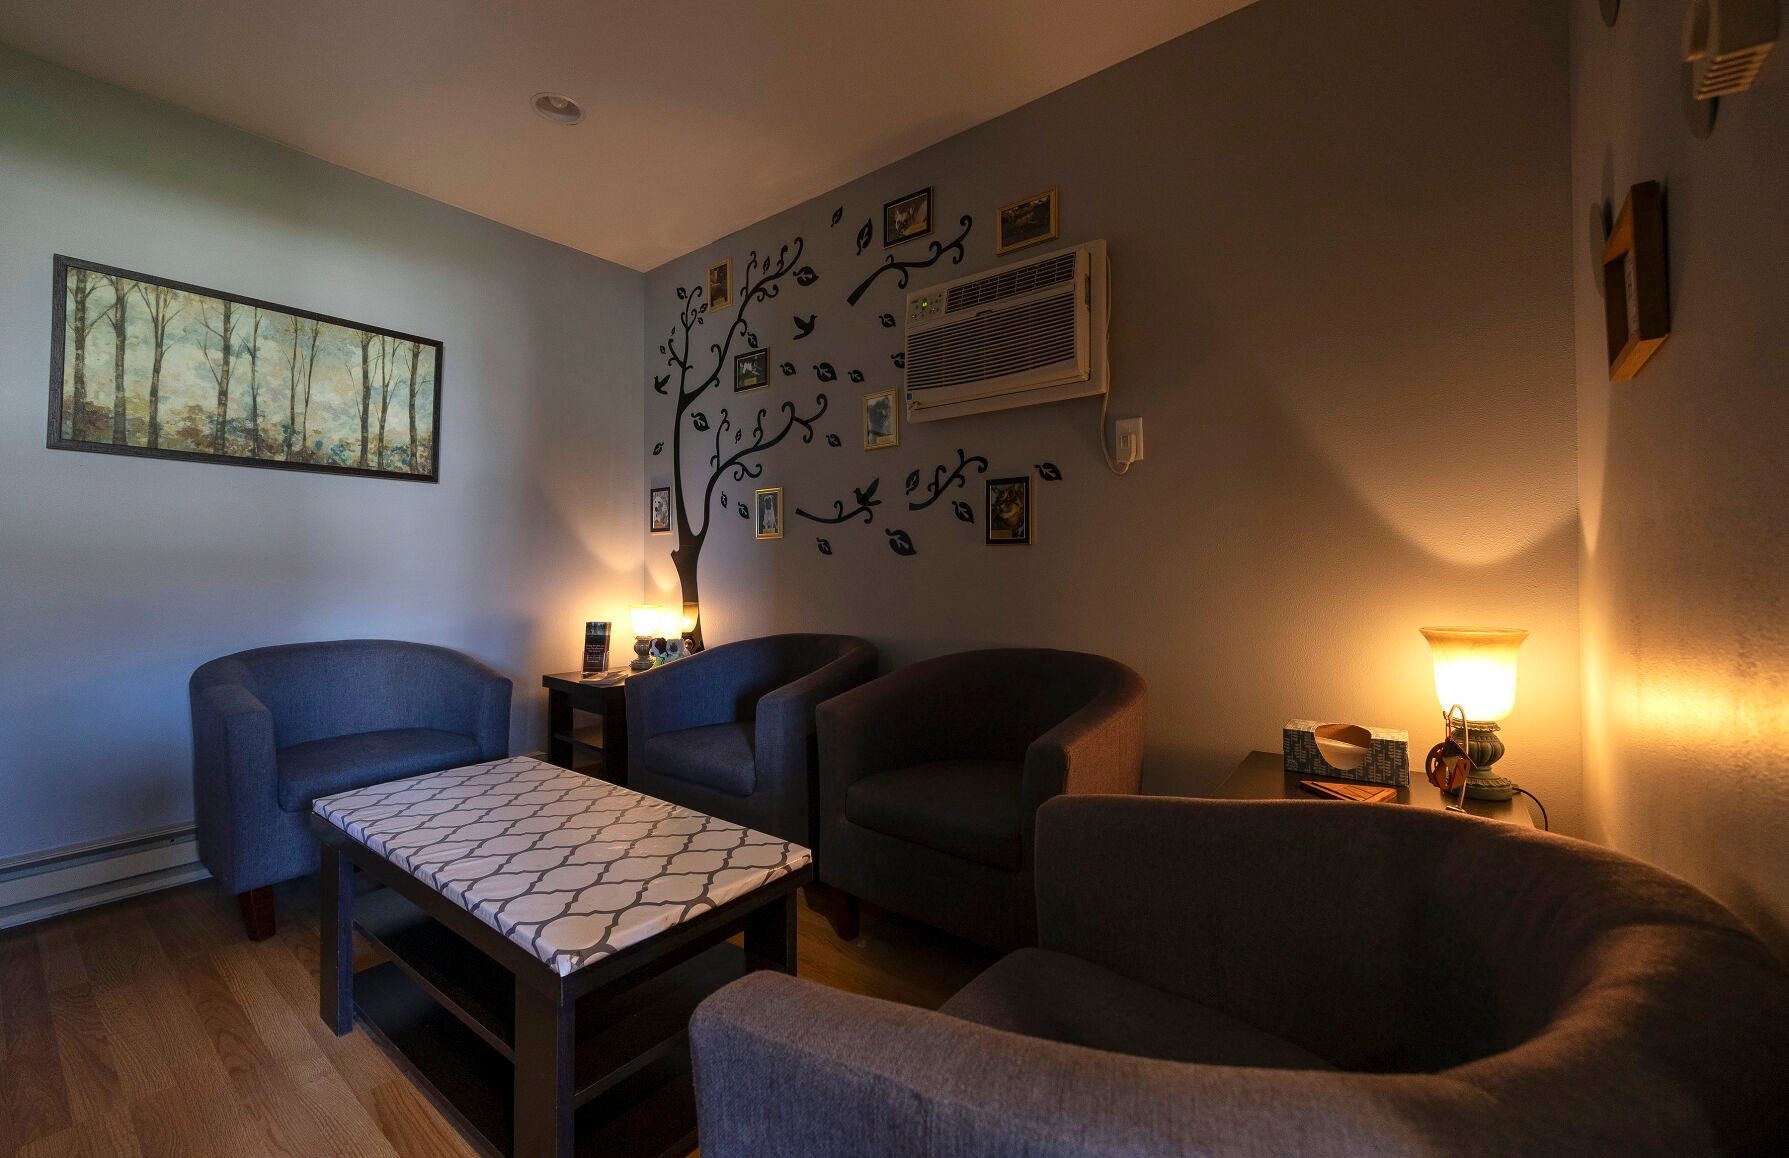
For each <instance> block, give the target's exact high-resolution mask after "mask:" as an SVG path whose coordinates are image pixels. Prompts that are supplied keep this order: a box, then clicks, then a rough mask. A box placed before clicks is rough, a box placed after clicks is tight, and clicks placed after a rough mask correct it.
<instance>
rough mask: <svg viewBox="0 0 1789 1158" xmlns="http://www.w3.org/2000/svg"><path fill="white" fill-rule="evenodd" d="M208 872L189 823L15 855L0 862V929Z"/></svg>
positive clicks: (121, 897) (194, 879)
mask: <svg viewBox="0 0 1789 1158" xmlns="http://www.w3.org/2000/svg"><path fill="white" fill-rule="evenodd" d="M209 875H210V874H209V873H207V872H206V871H205V867H204V866H203V865H201V864H200V863H199V846H198V842H197V840H196V839H195V837H194V834H193V826H192V825H190V824H182V825H175V826H172V827H169V828H159V829H152V830H150V831H148V832H139V833H136V834H134V835H131V836H124V837H117V838H114V839H111V840H103V841H93V842H90V843H87V844H77V845H70V846H68V847H66V848H60V849H53V850H51V851H49V852H40V853H32V854H30V855H29V856H22V857H14V858H12V859H10V860H5V861H0V929H8V928H12V927H13V926H15V925H27V924H30V923H31V922H33V921H42V920H45V919H46V918H49V917H55V916H60V915H61V914H63V913H72V912H76V911H77V910H80V909H89V908H92V907H93V906H95V905H103V904H106V903H107V902H109V901H117V900H122V899H124V898H125V897H134V896H140V895H142V894H143V893H152V892H155V891H156V890H157V889H168V888H173V887H174V886H175V885H183V884H186V883H188V882H189V881H196V880H202V879H204V878H205V877H207V876H209Z"/></svg>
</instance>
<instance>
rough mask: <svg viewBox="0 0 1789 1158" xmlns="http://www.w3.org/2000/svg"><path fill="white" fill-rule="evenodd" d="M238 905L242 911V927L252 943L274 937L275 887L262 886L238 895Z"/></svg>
mask: <svg viewBox="0 0 1789 1158" xmlns="http://www.w3.org/2000/svg"><path fill="white" fill-rule="evenodd" d="M236 905H237V907H238V908H240V909H241V910H242V927H243V928H245V929H247V930H248V939H249V940H251V941H265V940H267V938H269V937H271V936H273V930H274V919H273V886H272V885H262V886H261V887H260V888H258V889H250V890H249V891H248V892H246V893H237V894H236Z"/></svg>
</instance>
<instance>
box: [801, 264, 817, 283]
mask: <svg viewBox="0 0 1789 1158" xmlns="http://www.w3.org/2000/svg"><path fill="white" fill-rule="evenodd" d="M819 280H820V275H819V274H817V273H815V272H814V267H813V266H811V265H804V266H802V267H801V268H800V269H798V270H796V271H795V284H796V285H813V284H814V283H815V282H817V281H819Z"/></svg>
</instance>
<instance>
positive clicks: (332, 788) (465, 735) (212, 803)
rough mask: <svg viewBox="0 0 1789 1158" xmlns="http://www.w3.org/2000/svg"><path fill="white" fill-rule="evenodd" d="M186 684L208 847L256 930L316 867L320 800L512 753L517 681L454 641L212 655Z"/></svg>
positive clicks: (264, 933) (264, 930)
mask: <svg viewBox="0 0 1789 1158" xmlns="http://www.w3.org/2000/svg"><path fill="white" fill-rule="evenodd" d="M188 694H189V696H190V698H191V702H192V715H193V796H194V805H195V809H196V815H197V821H198V835H199V859H200V860H202V861H203V862H204V864H205V867H206V868H207V869H209V870H210V871H211V875H212V876H214V877H216V878H217V879H218V880H220V881H222V882H223V884H224V887H225V888H227V889H229V890H230V891H231V892H232V893H235V894H236V896H237V899H238V901H239V902H240V903H241V905H242V915H243V921H244V923H245V924H246V925H247V926H248V931H249V936H250V937H253V938H254V939H256V940H260V939H262V938H264V937H268V936H271V935H272V934H273V929H274V915H273V894H272V892H271V888H270V886H272V885H274V884H276V883H278V882H280V881H283V880H289V879H291V878H292V877H296V876H302V875H304V874H305V873H308V872H312V871H314V870H315V869H316V867H317V842H316V839H315V838H314V837H312V836H311V833H310V828H309V827H308V817H309V813H310V807H311V801H312V800H314V799H316V798H317V797H319V796H327V795H329V794H330V793H332V792H345V791H347V790H348V789H350V788H361V787H364V786H366V785H368V784H378V783H381V782H383V781H386V780H396V779H398V778H400V777H403V776H420V775H422V774H423V773H424V772H438V771H440V770H441V769H443V768H456V767H459V766H461V765H465V764H477V763H479V762H481V761H484V760H496V759H499V758H500V757H503V756H507V755H509V699H510V683H509V680H508V679H507V678H505V677H504V676H502V675H500V674H498V673H497V672H495V671H493V670H492V669H490V668H488V667H486V666H485V665H484V664H482V663H479V662H478V661H477V660H475V659H473V658H471V657H470V656H466V655H461V654H460V653H459V652H457V651H450V650H449V649H447V648H445V647H433V646H430V645H429V644H423V643H401V642H399V641H397V640H390V639H348V640H337V641H334V642H330V643H296V644H290V645H287V646H284V647H263V648H259V649H257V650H254V651H245V652H240V653H238V654H236V655H230V656H225V657H224V658H222V659H214V660H212V661H211V662H210V663H208V664H206V665H205V666H203V667H201V668H200V669H199V670H198V671H196V672H194V673H193V678H192V681H191V683H190V684H189V685H188Z"/></svg>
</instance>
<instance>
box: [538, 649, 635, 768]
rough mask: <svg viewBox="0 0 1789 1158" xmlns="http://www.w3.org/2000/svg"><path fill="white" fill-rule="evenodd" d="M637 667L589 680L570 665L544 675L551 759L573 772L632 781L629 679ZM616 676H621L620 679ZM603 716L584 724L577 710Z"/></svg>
mask: <svg viewBox="0 0 1789 1158" xmlns="http://www.w3.org/2000/svg"><path fill="white" fill-rule="evenodd" d="M632 674H633V673H632V672H629V671H627V670H626V669H623V670H622V671H620V672H610V673H609V677H610V678H611V679H616V682H614V683H610V684H594V683H585V682H584V681H583V673H582V672H575V671H568V672H559V673H557V674H555V675H544V676H542V677H540V684H541V686H542V687H544V688H546V689H547V763H549V764H555V765H558V766H559V767H561V768H570V769H572V770H573V771H574V772H587V773H589V774H591V775H593V776H600V777H602V778H603V779H604V780H607V781H609V782H610V783H613V784H622V785H625V784H626V783H627V680H628V677H629V676H630V675H632ZM616 677H619V678H618V679H617V678H616ZM580 712H583V713H584V714H586V715H591V716H597V717H599V718H598V720H597V721H596V722H595V723H588V724H584V725H583V726H581V727H580V726H579V724H578V719H577V716H578V713H580Z"/></svg>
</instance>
